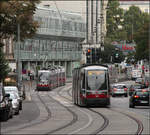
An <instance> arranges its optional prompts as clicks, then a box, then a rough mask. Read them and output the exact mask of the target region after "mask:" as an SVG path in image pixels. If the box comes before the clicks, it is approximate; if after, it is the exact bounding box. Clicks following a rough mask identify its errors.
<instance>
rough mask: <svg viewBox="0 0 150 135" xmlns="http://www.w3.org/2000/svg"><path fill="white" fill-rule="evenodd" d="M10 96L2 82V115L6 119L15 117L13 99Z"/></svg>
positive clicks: (0, 84) (0, 108)
mask: <svg viewBox="0 0 150 135" xmlns="http://www.w3.org/2000/svg"><path fill="white" fill-rule="evenodd" d="M9 97H10V94H6V93H5V91H4V89H3V86H2V83H0V117H1V119H2V120H4V121H6V120H8V118H12V117H13V109H12V100H11V99H10V98H9Z"/></svg>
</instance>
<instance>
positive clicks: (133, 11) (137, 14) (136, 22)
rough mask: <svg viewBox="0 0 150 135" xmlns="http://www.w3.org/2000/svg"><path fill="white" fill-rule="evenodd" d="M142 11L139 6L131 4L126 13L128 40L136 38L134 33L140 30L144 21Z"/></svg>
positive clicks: (125, 22)
mask: <svg viewBox="0 0 150 135" xmlns="http://www.w3.org/2000/svg"><path fill="white" fill-rule="evenodd" d="M143 14H144V13H142V11H141V10H140V8H139V7H136V6H131V7H130V8H129V10H127V11H126V12H125V14H124V26H125V30H126V32H127V40H128V41H132V40H134V37H133V34H134V33H136V32H137V31H138V29H139V28H141V26H142V25H143V23H144V17H143Z"/></svg>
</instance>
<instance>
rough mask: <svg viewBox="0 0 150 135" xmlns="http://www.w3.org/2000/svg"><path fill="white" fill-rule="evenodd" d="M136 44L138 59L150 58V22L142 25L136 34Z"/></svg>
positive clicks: (136, 57) (136, 56)
mask: <svg viewBox="0 0 150 135" xmlns="http://www.w3.org/2000/svg"><path fill="white" fill-rule="evenodd" d="M134 38H135V42H136V44H137V46H136V54H135V59H136V60H142V59H147V60H148V59H149V49H148V48H149V23H148V22H145V24H144V25H143V27H141V28H140V29H139V30H138V31H137V32H136V33H135V34H134Z"/></svg>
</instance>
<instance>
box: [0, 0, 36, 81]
mask: <svg viewBox="0 0 150 135" xmlns="http://www.w3.org/2000/svg"><path fill="white" fill-rule="evenodd" d="M38 3H39V0H24V1H20V0H11V1H8V0H3V1H1V2H0V39H1V40H0V81H2V80H3V79H4V78H5V76H6V75H7V73H8V72H9V68H8V63H7V61H6V59H5V57H4V54H3V48H2V47H3V42H2V41H3V40H2V39H7V38H9V37H13V39H14V40H17V25H18V24H20V38H21V40H24V39H25V38H31V37H32V36H33V35H34V34H35V32H36V30H37V28H38V26H39V25H38V22H37V21H34V20H33V15H34V12H35V10H36V4H38Z"/></svg>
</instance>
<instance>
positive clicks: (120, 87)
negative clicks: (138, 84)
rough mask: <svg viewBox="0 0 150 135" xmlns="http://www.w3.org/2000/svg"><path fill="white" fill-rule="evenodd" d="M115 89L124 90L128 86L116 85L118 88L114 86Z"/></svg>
mask: <svg viewBox="0 0 150 135" xmlns="http://www.w3.org/2000/svg"><path fill="white" fill-rule="evenodd" d="M114 88H117V89H124V88H126V86H124V85H116V86H114Z"/></svg>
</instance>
